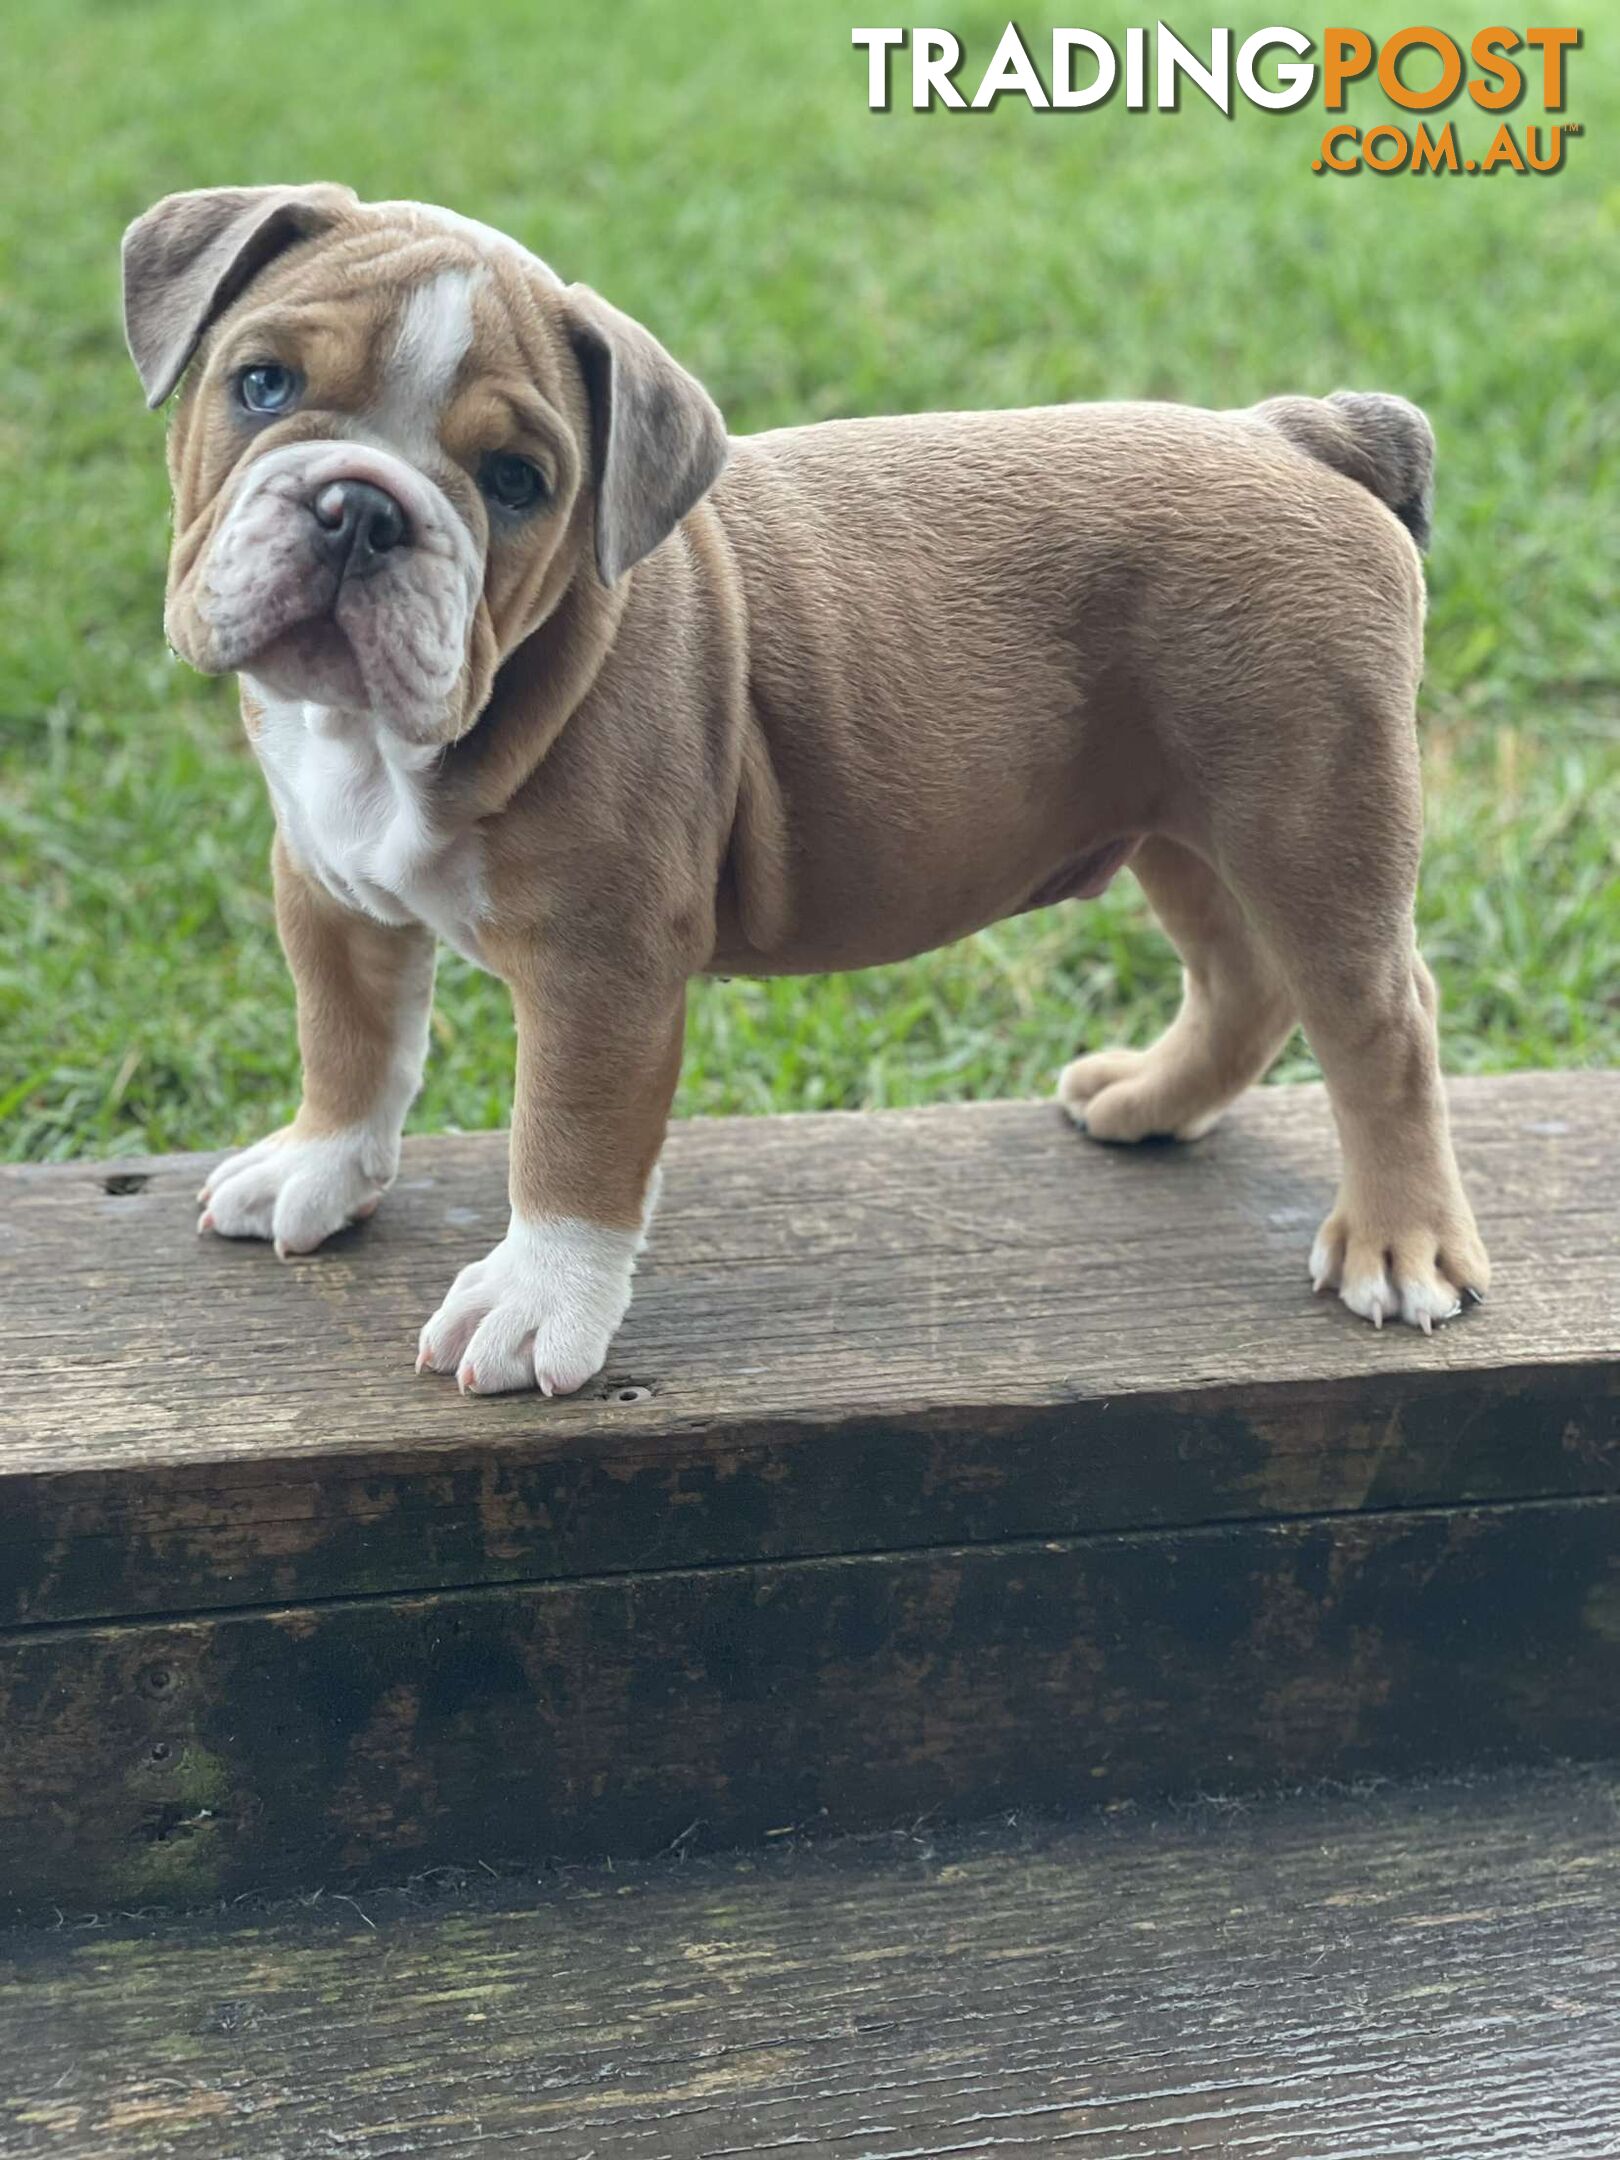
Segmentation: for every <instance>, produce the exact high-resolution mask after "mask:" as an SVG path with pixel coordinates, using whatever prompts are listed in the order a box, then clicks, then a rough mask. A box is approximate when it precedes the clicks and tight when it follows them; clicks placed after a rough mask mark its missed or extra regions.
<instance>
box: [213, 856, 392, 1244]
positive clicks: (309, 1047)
mask: <svg viewBox="0 0 1620 2160" xmlns="http://www.w3.org/2000/svg"><path fill="white" fill-rule="evenodd" d="M271 867H272V870H273V873H274V877H275V891H276V927H277V929H278V930H279V931H280V933H281V943H282V948H283V950H284V951H285V952H286V955H287V961H288V965H289V966H290V967H291V969H292V975H293V982H294V985H295V987H296V989H297V993H298V1045H299V1049H300V1051H301V1052H302V1054H303V1065H304V1097H303V1101H302V1103H301V1104H300V1106H299V1110H298V1114H297V1116H296V1117H295V1118H294V1119H293V1121H292V1123H291V1124H290V1125H286V1126H283V1127H282V1129H281V1130H280V1131H279V1132H274V1133H271V1134H270V1135H269V1137H268V1138H267V1139H264V1140H261V1141H259V1143H258V1144H257V1146H255V1147H250V1148H248V1149H247V1150H246V1151H245V1152H244V1153H242V1154H240V1155H232V1156H230V1157H228V1158H227V1160H226V1161H224V1162H222V1163H221V1164H220V1165H219V1167H218V1169H217V1170H215V1171H214V1172H213V1174H212V1175H211V1176H210V1177H209V1179H208V1182H207V1184H205V1185H204V1187H203V1189H202V1192H201V1194H200V1195H199V1198H200V1199H201V1201H202V1203H203V1214H202V1219H201V1221H200V1222H199V1223H198V1225H197V1227H198V1229H199V1230H215V1231H217V1232H218V1233H219V1235H220V1236H221V1237H233V1238H270V1239H273V1240H274V1243H275V1248H276V1251H277V1252H278V1253H279V1254H281V1256H282V1257H283V1258H284V1259H285V1258H286V1257H287V1256H288V1255H289V1254H291V1253H305V1252H313V1251H314V1249H315V1247H316V1246H317V1245H320V1244H323V1243H324V1242H325V1240H326V1239H327V1238H329V1237H330V1236H331V1235H332V1233H333V1232H334V1231H335V1230H341V1229H342V1228H343V1227H344V1225H345V1224H346V1223H351V1222H355V1221H358V1220H359V1219H360V1218H361V1217H362V1216H366V1215H370V1214H371V1213H373V1211H374V1210H375V1208H376V1206H377V1203H378V1201H379V1200H380V1199H381V1198H382V1196H383V1194H384V1193H385V1192H386V1191H387V1189H388V1187H389V1186H390V1185H391V1184H392V1183H393V1181H394V1176H395V1173H396V1172H397V1170H398V1168H399V1138H400V1133H401V1131H402V1130H403V1127H404V1124H405V1113H406V1111H407V1110H408V1109H409V1108H410V1105H411V1101H412V1098H413V1097H414V1096H415V1094H416V1090H417V1088H418V1087H419V1086H420V1084H421V1079H422V1063H423V1059H424V1057H425V1055H426V1051H427V1031H428V1016H429V1014H430V1012H431V1011H432V1006H433V963H434V942H433V938H432V936H431V934H430V933H429V932H428V931H427V930H424V929H422V928H421V927H420V926H419V925H416V924H411V925H409V926H408V927H404V928H400V929H395V928H393V927H391V926H390V925H389V924H387V923H380V922H375V921H373V919H372V918H371V917H370V916H369V915H361V914H359V913H357V912H356V911H355V910H354V909H352V908H346V907H343V906H341V905H340V904H339V903H338V902H337V901H336V900H334V899H333V898H332V897H331V895H330V894H329V893H328V892H327V891H326V889H325V887H324V886H322V885H320V884H318V883H317V882H316V881H315V879H313V878H312V877H310V876H309V875H308V874H307V873H306V872H305V871H304V870H303V869H302V868H301V867H300V865H299V863H298V862H297V860H296V859H295V858H294V856H293V855H292V853H291V852H290V850H289V849H288V848H287V846H286V843H285V842H284V841H283V839H282V838H281V835H280V834H279V833H278V834H277V836H276V843H275V848H274V850H273V852H272V855H271Z"/></svg>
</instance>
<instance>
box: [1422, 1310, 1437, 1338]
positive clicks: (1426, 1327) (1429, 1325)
mask: <svg viewBox="0 0 1620 2160" xmlns="http://www.w3.org/2000/svg"><path fill="white" fill-rule="evenodd" d="M1418 1326H1419V1327H1420V1328H1421V1329H1422V1330H1423V1332H1424V1334H1425V1335H1432V1334H1433V1333H1434V1322H1433V1321H1432V1320H1431V1319H1430V1318H1429V1316H1428V1314H1427V1313H1426V1312H1420V1313H1419V1314H1418Z"/></svg>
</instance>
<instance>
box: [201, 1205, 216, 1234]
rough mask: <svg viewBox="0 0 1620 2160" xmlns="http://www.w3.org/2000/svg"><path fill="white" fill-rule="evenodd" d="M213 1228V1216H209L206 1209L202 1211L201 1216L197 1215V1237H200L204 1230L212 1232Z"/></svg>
mask: <svg viewBox="0 0 1620 2160" xmlns="http://www.w3.org/2000/svg"><path fill="white" fill-rule="evenodd" d="M213 1227H214V1218H213V1216H212V1215H211V1214H210V1213H209V1211H208V1210H207V1209H206V1208H205V1209H204V1210H203V1212H202V1214H201V1215H199V1216H198V1218H197V1235H198V1236H199V1237H201V1236H202V1234H203V1232H204V1231H205V1230H212V1229H213Z"/></svg>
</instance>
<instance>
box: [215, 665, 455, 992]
mask: <svg viewBox="0 0 1620 2160" xmlns="http://www.w3.org/2000/svg"><path fill="white" fill-rule="evenodd" d="M251 687H253V688H254V689H255V690H256V691H257V694H258V696H259V699H260V702H261V704H262V705H263V708H264V710H263V717H262V718H261V720H260V722H259V732H258V736H257V738H256V741H255V745H254V747H255V748H256V750H257V751H258V755H259V761H260V763H261V764H262V765H263V767H264V770H265V776H266V778H267V779H268V781H269V783H270V792H271V795H272V796H273V797H274V799H275V804H276V810H277V813H278V815H279V816H280V819H281V822H282V825H283V827H284V829H285V831H286V833H287V837H288V840H289V841H290V843H291V845H292V850H293V853H294V854H295V855H296V856H297V857H298V859H299V861H300V862H301V863H303V864H304V866H305V867H306V868H307V869H308V870H310V871H312V872H313V873H314V875H315V876H317V877H318V878H320V880H321V882H322V883H323V884H324V885H325V886H326V888H327V890H328V891H329V892H331V893H332V895H333V896H334V898H336V899H339V900H341V901H343V902H344V903H345V904H346V905H348V906H350V907H358V908H360V909H362V910H363V911H364V912H365V913H366V914H368V915H372V916H374V917H375V918H376V919H377V920H378V921H379V922H386V923H395V924H400V923H406V922H419V923H423V924H425V925H426V927H427V928H428V929H430V930H431V931H432V932H433V933H434V935H435V936H436V937H441V938H443V939H444V941H445V943H446V944H447V945H452V946H454V947H455V949H456V951H457V952H459V953H460V954H462V956H463V957H464V958H466V959H469V960H471V961H473V962H474V963H478V962H479V961H480V953H479V944H478V939H479V927H480V924H481V923H482V921H483V918H484V915H485V912H486V909H487V904H488V903H487V895H486V892H485V888H484V877H483V850H482V847H481V844H480V842H479V839H478V836H477V834H476V832H471V831H463V832H456V833H449V834H446V833H442V832H440V831H439V830H438V829H437V827H436V826H435V823H434V819H433V804H432V794H431V790H432V783H433V776H434V773H435V771H436V770H437V766H438V753H437V752H436V751H435V750H433V749H432V748H431V747H424V746H421V745H418V744H414V743H406V742H402V741H400V740H399V738H398V737H397V736H395V735H393V734H392V733H390V731H389V730H388V729H386V728H381V727H378V726H377V725H376V723H375V722H374V721H373V720H372V718H371V716H370V715H369V714H357V713H344V712H338V711H335V710H333V708H331V707H330V706H325V705H299V704H295V703H293V702H292V701H291V700H288V699H280V698H275V697H272V696H270V695H268V694H266V693H265V692H263V691H262V690H259V689H258V686H257V685H253V686H251Z"/></svg>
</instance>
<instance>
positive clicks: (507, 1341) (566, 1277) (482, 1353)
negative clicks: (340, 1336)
mask: <svg viewBox="0 0 1620 2160" xmlns="http://www.w3.org/2000/svg"><path fill="white" fill-rule="evenodd" d="M640 1245H641V1234H640V1232H639V1231H633V1230H612V1229H606V1228H604V1227H603V1226H602V1225H600V1224H598V1223H588V1222H578V1221H572V1220H562V1221H557V1222H530V1223H521V1222H518V1221H516V1220H514V1222H513V1224H512V1227H511V1229H510V1230H509V1231H508V1232H507V1234H506V1236H505V1237H504V1238H503V1239H502V1240H501V1242H500V1244H499V1245H497V1246H496V1247H495V1250H494V1251H493V1252H492V1253H490V1254H489V1256H488V1258H487V1259H483V1260H475V1261H474V1262H473V1264H472V1266H471V1267H465V1268H463V1269H462V1271H461V1273H460V1274H459V1275H458V1276H457V1277H456V1279H455V1281H454V1282H453V1283H452V1284H451V1286H450V1295H449V1296H448V1297H447V1298H446V1299H445V1301H444V1303H443V1304H442V1305H441V1306H440V1307H439V1309H438V1311H437V1312H436V1313H435V1314H434V1315H433V1318H432V1319H431V1320H430V1321H429V1322H428V1324H427V1326H426V1327H425V1328H423V1330H422V1338H421V1342H420V1344H419V1345H418V1348H417V1357H416V1369H417V1371H418V1372H424V1371H426V1372H442V1373H448V1372H453V1373H454V1374H455V1376H456V1379H457V1381H458V1382H459V1384H460V1387H461V1390H462V1393H463V1394H466V1395H500V1394H504V1393H506V1392H507V1391H508V1390H510V1389H512V1388H531V1387H537V1388H539V1390H540V1392H541V1394H542V1395H572V1394H573V1392H574V1390H575V1389H576V1388H581V1387H583V1386H584V1385H585V1383H586V1381H587V1380H589V1379H590V1378H591V1376H592V1374H593V1373H598V1372H600V1371H601V1369H602V1367H603V1365H604V1364H605V1363H606V1361H607V1354H608V1346H609V1345H610V1344H611V1342H612V1341H613V1338H614V1336H615V1335H616V1334H617V1332H618V1328H619V1323H620V1321H621V1320H622V1319H623V1318H624V1316H625V1313H626V1311H627V1310H628V1309H629V1305H630V1277H631V1275H632V1274H633V1273H634V1271H635V1264H636V1253H637V1251H638V1250H639V1248H640Z"/></svg>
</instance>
